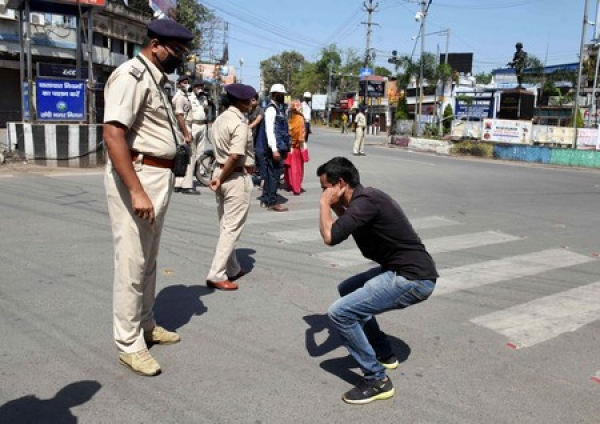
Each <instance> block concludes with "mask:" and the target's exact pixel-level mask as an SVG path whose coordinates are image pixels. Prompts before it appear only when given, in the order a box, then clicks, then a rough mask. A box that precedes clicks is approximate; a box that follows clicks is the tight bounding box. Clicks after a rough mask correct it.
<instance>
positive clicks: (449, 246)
mask: <svg viewBox="0 0 600 424" xmlns="http://www.w3.org/2000/svg"><path fill="white" fill-rule="evenodd" d="M516 240H522V239H521V238H520V237H516V236H511V235H509V234H503V233H500V232H496V231H483V232H480V233H471V234H461V235H458V236H449V237H440V238H436V239H431V240H425V246H426V247H427V251H428V252H429V253H430V254H434V253H445V252H453V251H455V250H464V249H471V248H473V247H482V246H489V245H492V244H498V243H506V242H509V241H516Z"/></svg>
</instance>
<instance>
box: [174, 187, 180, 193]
mask: <svg viewBox="0 0 600 424" xmlns="http://www.w3.org/2000/svg"><path fill="white" fill-rule="evenodd" d="M173 191H174V192H175V193H179V192H180V191H181V187H175V188H174V189H173Z"/></svg>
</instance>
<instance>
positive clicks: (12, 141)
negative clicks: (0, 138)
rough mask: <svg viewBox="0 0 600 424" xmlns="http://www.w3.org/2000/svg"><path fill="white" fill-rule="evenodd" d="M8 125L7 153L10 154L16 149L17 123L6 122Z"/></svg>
mask: <svg viewBox="0 0 600 424" xmlns="http://www.w3.org/2000/svg"><path fill="white" fill-rule="evenodd" d="M7 125H8V135H9V136H8V151H9V152H12V151H13V150H15V149H16V145H17V143H18V141H19V140H17V123H15V122H7Z"/></svg>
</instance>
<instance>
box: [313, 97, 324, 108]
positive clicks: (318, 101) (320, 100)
mask: <svg viewBox="0 0 600 424" xmlns="http://www.w3.org/2000/svg"><path fill="white" fill-rule="evenodd" d="M326 106H327V94H315V95H313V96H312V110H325V109H326Z"/></svg>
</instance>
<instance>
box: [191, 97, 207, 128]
mask: <svg viewBox="0 0 600 424" xmlns="http://www.w3.org/2000/svg"><path fill="white" fill-rule="evenodd" d="M189 99H190V104H191V105H192V113H191V115H192V121H193V122H194V123H195V124H206V112H205V111H204V105H202V104H200V100H198V97H196V95H195V94H193V93H192V94H190V95H189Z"/></svg>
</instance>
